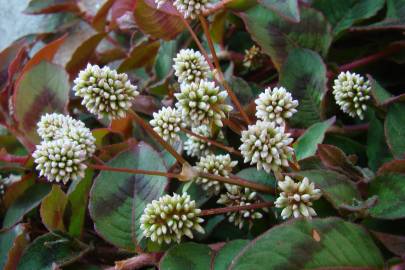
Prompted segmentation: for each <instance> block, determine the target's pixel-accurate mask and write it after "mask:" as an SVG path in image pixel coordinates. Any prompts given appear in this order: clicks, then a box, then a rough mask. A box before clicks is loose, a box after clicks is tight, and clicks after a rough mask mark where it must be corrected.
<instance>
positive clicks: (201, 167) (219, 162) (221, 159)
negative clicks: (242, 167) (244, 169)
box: [195, 154, 238, 195]
mask: <svg viewBox="0 0 405 270" xmlns="http://www.w3.org/2000/svg"><path fill="white" fill-rule="evenodd" d="M237 164H238V162H237V161H232V160H231V157H230V156H229V154H227V155H208V156H203V157H201V159H200V161H199V162H197V164H196V168H197V170H198V171H199V172H204V173H210V174H216V175H220V176H224V177H227V176H229V175H230V174H231V172H232V169H233V167H235V166H236V165H237ZM195 182H196V183H197V184H199V185H201V186H202V188H203V189H204V190H205V191H207V192H208V194H211V195H218V194H219V192H220V191H221V189H222V184H221V183H220V182H218V181H215V180H212V179H208V178H205V177H197V178H196V180H195Z"/></svg>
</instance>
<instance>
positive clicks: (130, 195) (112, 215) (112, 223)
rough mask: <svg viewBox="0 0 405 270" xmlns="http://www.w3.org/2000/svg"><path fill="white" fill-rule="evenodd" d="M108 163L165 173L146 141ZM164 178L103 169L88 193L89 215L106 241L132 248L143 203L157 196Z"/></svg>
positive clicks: (140, 233)
mask: <svg viewBox="0 0 405 270" xmlns="http://www.w3.org/2000/svg"><path fill="white" fill-rule="evenodd" d="M108 166H111V167H120V168H129V169H142V170H154V171H161V172H166V167H165V165H164V162H163V160H162V158H161V156H160V155H159V154H158V153H157V152H156V151H154V150H153V149H152V148H151V147H150V146H149V145H147V144H146V143H143V142H141V143H139V144H137V145H136V146H134V147H133V148H132V149H130V150H128V151H126V152H123V153H121V154H119V155H118V156H117V157H115V158H114V159H113V160H111V161H110V162H108ZM166 184H167V179H166V177H163V176H153V175H141V174H130V173H121V172H110V171H102V172H101V173H100V174H99V175H98V176H97V177H96V179H95V180H94V184H93V187H92V189H91V192H90V203H89V209H90V215H91V217H92V219H93V221H94V224H95V228H96V230H97V231H98V232H99V233H100V235H102V236H103V237H104V238H105V239H106V240H107V241H109V242H111V243H113V244H114V245H116V246H118V247H122V248H126V249H129V250H134V249H135V245H136V243H139V241H140V240H141V239H142V232H141V229H140V227H139V226H140V223H139V219H140V217H141V215H142V214H143V210H144V208H145V206H146V204H148V203H150V202H151V201H152V200H156V199H158V198H159V197H160V196H161V195H162V194H163V192H164V188H165V186H166Z"/></svg>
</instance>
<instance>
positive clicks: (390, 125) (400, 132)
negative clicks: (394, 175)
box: [384, 103, 405, 158]
mask: <svg viewBox="0 0 405 270" xmlns="http://www.w3.org/2000/svg"><path fill="white" fill-rule="evenodd" d="M404 115H405V103H395V104H392V105H390V106H389V108H388V113H387V117H386V118H385V124H384V128H385V137H386V139H387V143H388V146H389V148H390V150H391V152H392V154H393V155H394V156H395V157H396V158H401V157H404V154H405V140H404V138H405V118H404V117H403V116H404Z"/></svg>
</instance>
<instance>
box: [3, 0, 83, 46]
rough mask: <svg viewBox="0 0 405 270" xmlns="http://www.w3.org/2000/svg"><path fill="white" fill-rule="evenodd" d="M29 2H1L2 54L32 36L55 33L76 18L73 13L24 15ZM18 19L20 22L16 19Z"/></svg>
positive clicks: (23, 0)
mask: <svg viewBox="0 0 405 270" xmlns="http://www.w3.org/2000/svg"><path fill="white" fill-rule="evenodd" d="M28 2H29V0H15V1H7V0H0V7H1V9H0V25H1V27H0V30H1V31H0V32H1V34H2V38H1V39H0V52H1V51H3V50H4V49H5V48H7V47H8V46H9V45H10V44H11V43H13V42H14V41H16V40H17V39H20V38H22V37H25V36H27V35H32V34H45V33H53V32H56V31H59V30H61V29H62V27H63V26H65V25H66V24H71V23H72V22H73V21H74V20H75V19H76V16H75V15H73V14H71V13H56V14H46V15H28V14H24V9H25V8H26V7H27V4H28ZM16 18H18V20H17V19H16Z"/></svg>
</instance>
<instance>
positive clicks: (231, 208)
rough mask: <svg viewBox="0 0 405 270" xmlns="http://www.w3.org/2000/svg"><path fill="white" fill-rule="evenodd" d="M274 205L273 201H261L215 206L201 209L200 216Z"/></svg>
mask: <svg viewBox="0 0 405 270" xmlns="http://www.w3.org/2000/svg"><path fill="white" fill-rule="evenodd" d="M271 206H273V202H261V203H255V204H249V205H241V206H229V207H222V208H213V209H205V210H202V211H201V214H200V216H211V215H220V214H225V213H229V212H238V211H242V210H250V209H260V208H266V207H271Z"/></svg>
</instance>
